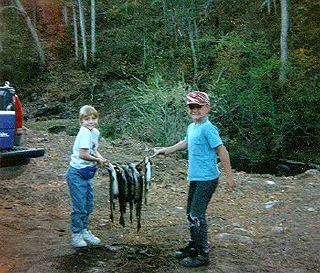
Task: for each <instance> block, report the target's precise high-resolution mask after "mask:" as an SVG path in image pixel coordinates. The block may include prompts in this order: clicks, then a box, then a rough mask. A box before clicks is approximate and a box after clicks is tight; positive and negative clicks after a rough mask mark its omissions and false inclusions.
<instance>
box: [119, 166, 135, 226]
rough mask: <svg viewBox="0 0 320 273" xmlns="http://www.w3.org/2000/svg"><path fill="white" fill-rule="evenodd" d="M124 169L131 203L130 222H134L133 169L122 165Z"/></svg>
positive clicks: (128, 197)
mask: <svg viewBox="0 0 320 273" xmlns="http://www.w3.org/2000/svg"><path fill="white" fill-rule="evenodd" d="M122 169H123V170H124V173H125V176H126V179H127V198H126V201H127V203H129V208H130V222H131V223H132V222H133V203H134V188H135V187H134V181H133V175H132V171H131V169H129V166H127V165H126V166H122Z"/></svg>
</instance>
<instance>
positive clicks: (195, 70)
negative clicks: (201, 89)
mask: <svg viewBox="0 0 320 273" xmlns="http://www.w3.org/2000/svg"><path fill="white" fill-rule="evenodd" d="M189 41H190V47H191V53H192V60H193V88H196V85H197V81H198V59H197V54H196V48H195V45H194V31H193V29H192V24H191V22H190V21H189Z"/></svg>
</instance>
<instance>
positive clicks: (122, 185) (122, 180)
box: [115, 165, 127, 227]
mask: <svg viewBox="0 0 320 273" xmlns="http://www.w3.org/2000/svg"><path fill="white" fill-rule="evenodd" d="M115 171H116V173H117V180H118V185H119V195H118V200H119V209H120V219H119V223H120V225H121V226H123V227H125V213H126V187H127V185H126V184H127V183H126V182H127V180H126V177H125V176H123V173H124V171H123V169H122V168H121V167H120V166H119V165H116V167H115Z"/></svg>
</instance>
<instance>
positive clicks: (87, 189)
mask: <svg viewBox="0 0 320 273" xmlns="http://www.w3.org/2000/svg"><path fill="white" fill-rule="evenodd" d="M98 117H99V116H98V112H97V111H96V109H95V108H94V107H92V106H90V105H85V106H82V107H81V109H80V113H79V120H80V124H81V127H80V130H79V132H78V134H77V137H76V139H75V142H74V144H73V149H72V155H71V161H70V165H69V168H68V171H67V174H66V178H67V182H68V187H69V192H70V197H71V203H72V211H71V230H72V237H71V244H72V245H73V246H74V247H85V246H87V243H89V244H91V245H98V244H100V242H101V241H100V239H99V238H98V237H96V236H94V235H93V234H92V233H91V231H90V230H88V221H89V215H90V214H91V213H92V211H93V205H94V200H93V199H94V195H93V181H92V178H93V177H94V175H95V171H96V168H97V167H96V165H97V164H100V165H102V164H104V163H106V161H107V160H106V159H105V158H103V157H102V156H101V155H100V153H99V152H98V139H99V135H100V132H99V130H98V129H97V128H96V126H97V125H98Z"/></svg>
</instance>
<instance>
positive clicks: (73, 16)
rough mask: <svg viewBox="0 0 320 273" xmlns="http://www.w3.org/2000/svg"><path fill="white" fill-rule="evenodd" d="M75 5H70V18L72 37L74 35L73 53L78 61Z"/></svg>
mask: <svg viewBox="0 0 320 273" xmlns="http://www.w3.org/2000/svg"><path fill="white" fill-rule="evenodd" d="M75 5H76V3H75V2H73V3H72V18H73V35H74V53H75V56H76V60H77V61H78V60H79V39H78V22H77V12H76V7H75Z"/></svg>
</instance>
